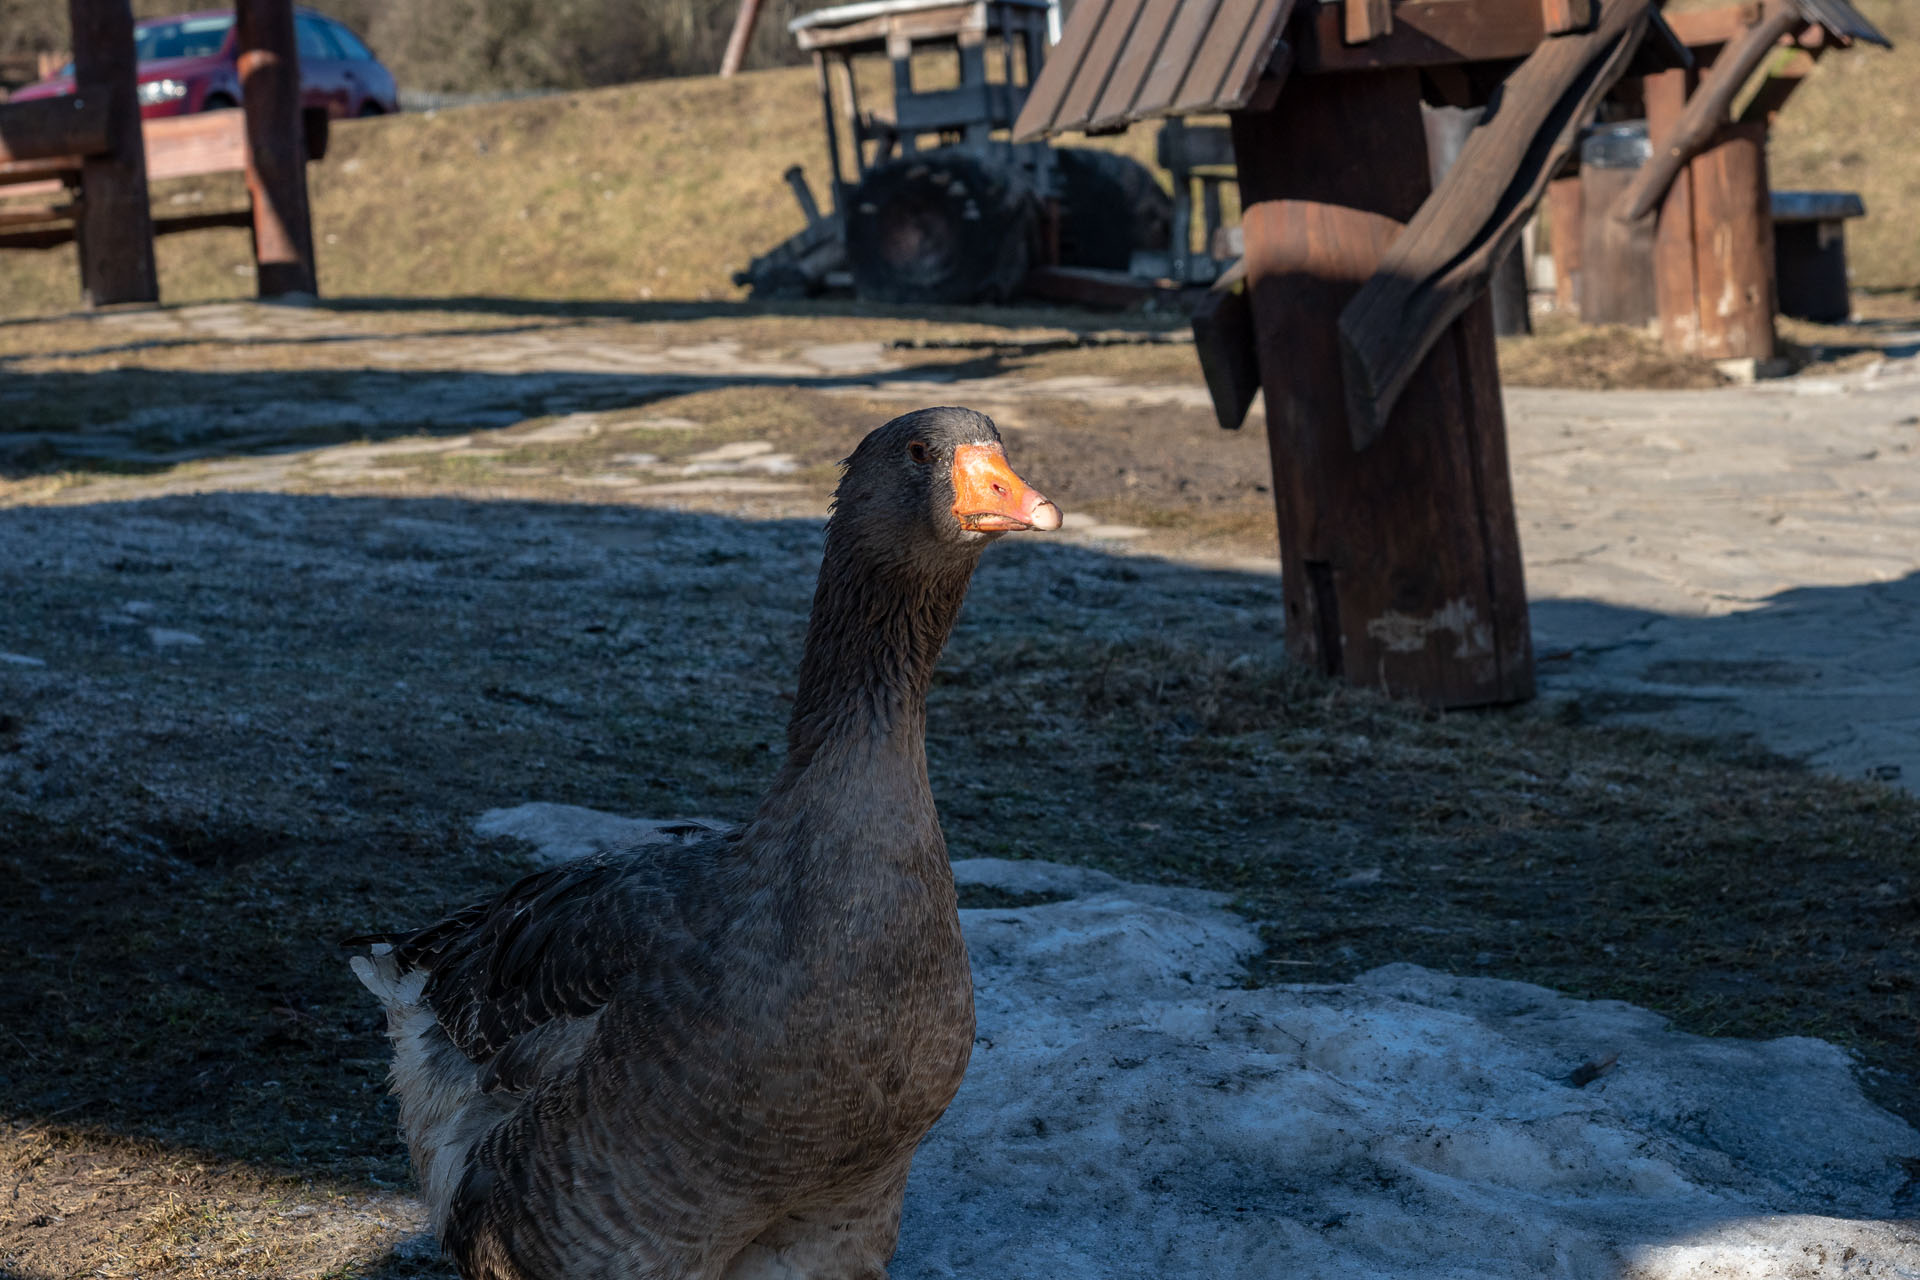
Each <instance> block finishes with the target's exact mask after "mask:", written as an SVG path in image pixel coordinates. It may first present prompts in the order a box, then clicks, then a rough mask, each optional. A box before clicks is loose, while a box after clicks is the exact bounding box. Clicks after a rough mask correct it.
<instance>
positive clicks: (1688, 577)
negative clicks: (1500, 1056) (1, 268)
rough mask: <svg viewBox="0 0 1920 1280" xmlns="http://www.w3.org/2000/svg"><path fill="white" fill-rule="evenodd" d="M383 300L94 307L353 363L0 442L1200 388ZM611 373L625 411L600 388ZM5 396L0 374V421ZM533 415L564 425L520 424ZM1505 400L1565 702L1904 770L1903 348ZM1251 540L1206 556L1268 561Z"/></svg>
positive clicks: (550, 430)
mask: <svg viewBox="0 0 1920 1280" xmlns="http://www.w3.org/2000/svg"><path fill="white" fill-rule="evenodd" d="M382 323H387V324H389V327H390V321H389V320H387V319H385V318H382V317H378V316H376V317H373V318H369V317H367V316H363V315H356V314H353V313H341V312H332V311H326V310H313V311H307V310H300V309H292V308H270V307H259V306H252V305H241V304H232V305H222V306H206V307H192V308H179V309H173V310H168V311H159V312H131V313H125V314H117V315H103V316H99V317H95V318H93V319H92V320H91V321H90V322H89V325H88V330H87V333H88V338H89V341H88V343H87V344H86V349H85V351H76V352H73V353H71V354H75V355H81V354H93V355H97V354H98V353H100V352H103V351H104V352H125V353H127V354H128V355H130V356H133V357H136V358H137V356H138V354H139V353H140V352H141V351H143V350H151V349H156V348H165V347H167V346H168V345H169V344H178V343H182V342H206V341H209V340H211V341H216V342H230V343H232V344H234V345H233V346H231V347H229V348H226V349H225V350H224V351H221V352H219V353H218V354H217V355H216V356H215V357H214V362H215V363H216V364H218V365H226V364H231V365H233V366H234V367H236V368H239V367H242V366H244V365H245V364H246V362H247V361H248V360H249V359H258V352H259V351H260V350H264V349H281V348H284V347H286V346H289V345H294V346H297V347H298V349H299V350H300V351H301V352H303V353H305V354H304V355H303V356H302V358H303V359H306V360H310V361H313V362H314V363H313V364H311V365H302V366H301V367H303V368H307V367H321V368H338V369H341V370H343V371H344V372H343V375H342V376H343V378H344V379H345V381H344V383H343V389H341V390H340V391H339V393H338V396H337V398H334V399H330V400H325V401H316V402H313V403H304V404H287V403H284V402H280V401H267V400H264V399H263V401H262V402H261V403H258V404H252V405H246V404H242V405H238V406H232V405H230V406H228V411H227V412H226V413H225V414H224V416H222V417H220V418H219V420H218V421H217V422H213V423H207V422H183V421H180V420H178V419H179V418H180V414H179V411H178V410H173V411H160V410H135V411H133V412H132V413H131V414H130V415H129V416H128V417H127V418H126V419H125V420H124V421H121V422H118V423H115V424H111V425H108V426H106V427H105V428H104V429H85V430H77V431H73V432H69V433H65V434H61V433H37V434H34V433H26V434H22V433H9V432H8V431H7V430H6V428H5V426H4V425H0V450H4V449H6V448H10V447H11V448H20V447H25V446H31V447H35V448H42V449H47V450H51V451H53V452H54V453H55V454H71V455H73V456H76V457H87V458H93V459H100V458H110V459H111V458H121V457H124V458H128V459H136V460H138V461H141V462H144V463H148V464H152V463H155V462H179V461H191V460H194V459H209V460H210V461H207V462H205V463H204V464H203V465H201V466H199V467H197V468H195V469H193V471H192V472H191V474H188V473H179V474H169V473H166V472H162V473H160V474H157V475H149V476H139V477H134V478H128V479H116V480H107V481H100V482H95V483H92V484H89V485H87V486H85V487H84V488H83V489H81V490H76V491H74V492H73V493H72V494H71V495H70V496H69V497H64V498H57V499H56V500H80V501H97V500H101V499H103V498H111V497H123V496H124V497H131V496H142V495H146V494H151V493H156V492H169V491H175V492H177V491H181V490H194V489H248V488H252V489H274V488H279V487H282V486H283V485H286V484H287V483H289V482H290V480H292V479H298V478H301V477H305V478H307V479H309V480H314V481H321V482H325V481H329V480H348V479H354V480H377V479H382V478H392V479H400V478H404V477H406V476H407V475H409V474H410V467H411V466H412V465H414V464H415V463H417V462H418V459H419V457H421V456H424V455H439V456H475V457H484V456H497V454H498V451H499V447H500V446H501V445H502V444H524V443H526V442H527V441H529V440H533V439H539V440H548V441H552V442H564V441H566V440H572V439H582V438H586V437H588V436H593V435H598V434H603V433H609V432H619V431H623V430H632V429H636V428H642V427H644V428H648V429H655V430H657V429H659V428H662V427H670V426H673V425H674V424H676V423H681V425H685V426H687V427H692V426H693V425H695V424H693V423H689V422H683V420H679V419H675V418H673V417H671V416H670V409H665V407H664V406H660V405H658V401H659V400H660V399H662V398H663V397H666V396H670V395H673V394H676V393H682V392H687V391H693V390H701V389H711V388H713V387H716V386H726V385H741V384H758V385H769V386H805V387H809V388H814V389H818V390H824V391H826V392H828V393H830V394H831V393H845V394H849V395H856V394H857V395H860V396H864V397H867V398H879V399H883V400H897V401H898V402H899V403H900V404H902V405H903V406H905V405H909V404H916V403H926V402H929V401H952V400H960V401H962V402H965V403H970V404H976V405H979V406H980V407H982V408H984V409H986V410H988V411H989V412H993V413H996V415H1000V414H1007V415H1018V414H1019V413H1020V412H1021V408H1020V407H1021V405H1022V404H1023V403H1026V404H1031V403H1034V402H1038V401H1053V402H1060V401H1066V402H1078V403H1081V404H1085V405H1089V406H1094V407H1100V406H1109V405H1132V406H1142V405H1144V406H1156V407H1166V408H1168V409H1169V410H1178V411H1181V412H1184V413H1192V412H1194V411H1197V410H1201V409H1204V407H1205V404H1206V399H1205V393H1204V391H1203V390H1202V389H1201V387H1200V384H1199V380H1198V378H1197V377H1196V378H1194V379H1193V380H1192V381H1191V382H1189V383H1185V384H1178V385H1141V384H1137V383H1133V382H1129V381H1125V380H1122V379H1118V378H1115V377H1107V376H1093V375H1086V376H1039V377H1036V376H1033V375H1031V374H1027V373H1023V372H1020V371H1019V370H1017V369H1016V370H1015V371H1012V372H1001V373H996V374H993V375H992V376H984V377H970V378H965V379H964V380H963V379H961V377H960V375H959V374H958V373H956V372H950V371H947V370H943V369H940V368H938V367H934V366H930V365H928V364H926V363H924V362H919V363H916V361H917V360H918V357H917V356H916V354H915V353H914V352H911V351H895V350H891V349H889V348H888V347H887V346H885V345H884V344H883V343H881V342H878V341H866V340H849V341H840V342H834V343H824V344H817V345H811V346H807V345H802V346H800V347H798V348H797V349H793V350H788V351H784V352H778V353H770V352H767V351H763V350H759V349H757V348H756V347H755V345H754V344H752V343H750V342H744V341H739V340H733V339H729V338H726V337H724V336H721V337H716V338H713V339H711V340H707V341H699V342H692V343H684V344H681V345H665V344H662V342H661V341H660V340H659V339H655V338H650V337H649V335H650V333H651V332H652V330H651V328H650V326H646V325H606V324H600V325H593V326H570V325H564V324H561V325H552V324H537V323H535V324H525V325H502V326H501V327H498V328H494V329H490V330H476V329H474V328H472V327H467V328H460V327H458V326H455V327H452V328H448V329H440V330H435V329H431V328H429V329H426V330H424V331H421V332H416V333H405V334H399V335H395V334H393V333H391V332H389V331H386V330H383V329H382V328H381V327H380V326H381V324H382ZM5 338H6V335H5V334H4V333H0V357H4V354H5V352H4V347H5ZM401 373H403V374H405V375H406V376H405V377H404V378H403V379H399V380H396V379H395V377H394V375H395V374H401ZM610 395H613V396H615V397H616V398H619V399H622V400H623V401H624V402H625V403H629V404H634V405H639V406H642V407H638V408H630V409H617V410H606V409H604V407H602V408H595V407H593V406H595V405H598V406H605V405H606V404H607V403H609V400H608V397H609V396H610ZM6 396H7V392H6V390H5V388H4V385H3V384H0V424H3V423H4V420H5V418H6V416H7V414H6V412H5V411H6V407H7V405H6ZM649 402H652V403H649ZM663 410H664V411H663ZM169 412H170V413H171V415H172V416H171V417H168V413H169ZM536 415H542V416H546V417H555V420H553V421H548V422H545V423H544V424H543V425H538V426H532V427H527V428H517V427H516V426H515V424H517V423H520V422H522V421H524V420H526V419H527V418H528V417H530V416H536ZM556 415H557V417H556ZM1508 417H1509V435H1510V442H1511V452H1512V459H1513V472H1514V482H1515V484H1514V487H1515V492H1516V497H1517V502H1518V505H1519V514H1520V521H1521V535H1522V540H1523V545H1524V548H1525V552H1526V557H1527V574H1528V584H1529V590H1530V592H1531V594H1532V596H1533V598H1534V600H1535V610H1534V616H1535V640H1536V647H1537V651H1538V654H1539V657H1540V669H1541V675H1542V687H1543V691H1544V692H1545V693H1546V694H1547V695H1548V696H1549V699H1558V700H1566V699H1577V701H1578V703H1579V707H1580V711H1581V713H1582V714H1583V715H1585V716H1587V717H1589V718H1591V719H1595V720H1601V721H1610V722H1632V723H1643V724H1650V725H1657V726H1659V727H1663V728H1668V729H1675V730H1680V731H1683V732H1692V733H1700V734H1750V735H1752V736H1753V737H1754V738H1755V739H1756V740H1757V741H1758V742H1760V743H1762V744H1764V745H1765V746H1767V747H1770V748H1772V749H1774V750H1778V751H1781V752H1784V753H1787V754H1790V755H1794V756H1799V757H1803V758H1805V759H1807V760H1809V761H1810V762H1812V763H1813V764H1815V765H1816V766H1818V767H1821V768H1824V769H1830V770H1832V771H1834V772H1836V773H1840V774H1843V775H1846V776H1851V777H1862V776H1871V777H1875V778H1880V779H1883V780H1886V781H1890V782H1894V783H1896V784H1898V785H1901V786H1905V787H1909V788H1915V787H1920V357H1913V356H1907V357H1906V358H1901V359H1889V360H1884V361H1882V362H1881V363H1879V364H1877V365H1875V366H1872V367H1870V368H1867V369H1865V370H1861V371H1856V372H1852V373H1848V374H1845V375H1842V376H1835V377H1824V378H1808V377H1802V378H1797V379H1789V380H1783V381H1779V382H1772V383H1760V384H1757V385H1753V386H1746V387H1728V388H1724V389H1720V390H1714V391H1681V392H1580V391H1542V390H1528V389H1519V390H1513V391H1511V392H1510V393H1509V396H1508ZM343 421H345V422H349V423H352V424H359V425H361V426H362V427H364V429H365V431H366V432H367V434H369V435H378V434H392V433H394V432H395V431H396V430H404V429H406V428H407V427H408V426H409V425H411V424H419V423H421V422H422V421H431V422H434V423H438V424H442V425H441V426H440V427H438V428H437V429H442V430H444V429H445V425H444V424H447V423H458V424H460V429H461V430H462V431H470V432H471V433H472V434H469V435H455V436H442V437H440V438H437V439H412V440H399V441H392V442H388V443H376V444H350V445H322V446H314V447H298V446H287V445H281V446H278V447H274V448H271V450H270V445H271V442H272V441H273V440H275V439H279V440H285V439H286V438H287V435H288V433H289V432H294V433H295V434H296V435H297V432H298V430H299V429H301V428H302V427H303V426H306V427H312V426H316V425H320V424H331V425H332V426H333V427H335V428H336V429H337V428H338V426H339V425H340V424H341V423H342V422H343ZM412 429H413V430H419V429H420V428H419V427H418V426H417V425H413V426H412ZM481 432H487V433H489V434H488V435H487V436H486V437H485V438H482V436H481V435H480V434H479V433H481ZM1201 442H1202V443H1204V437H1203V438H1201ZM615 461H616V464H617V465H616V466H614V467H611V468H604V469H602V470H601V471H598V472H595V473H594V474H592V475H587V476H581V477H571V478H566V477H563V479H564V481H565V483H568V484H571V485H575V486H578V487H579V488H580V489H581V491H582V492H583V493H585V492H587V491H591V490H594V489H599V490H606V491H611V492H617V495H618V498H619V500H621V501H633V502H646V501H672V502H680V501H685V500H687V499H689V498H690V497H695V496H698V495H701V494H729V495H752V496H754V497H755V498H756V500H759V499H766V503H767V504H771V505H766V504H763V505H762V506H758V507H756V508H754V510H755V511H756V512H765V513H767V514H781V513H788V514H791V513H793V512H798V511H801V510H805V511H809V512H811V511H813V510H815V509H816V508H817V504H818V495H817V494H816V493H815V492H813V491H812V490H811V489H808V488H807V487H806V486H800V485H795V484H793V483H790V482H789V481H788V480H787V479H786V478H784V477H785V474H786V472H787V471H789V470H791V460H790V459H789V458H788V457H787V455H785V454H782V453H780V452H778V451H777V450H775V448H774V447H773V446H772V445H771V444H769V443H767V442H764V441H751V440H747V441H740V442H737V443H734V444H728V445H724V446H722V447H720V448H716V449H713V450H711V451H709V452H707V453H704V454H701V455H699V456H697V457H695V458H692V459H682V460H680V461H678V462H676V463H675V464H673V465H671V466H662V465H660V463H659V460H658V459H657V458H656V457H654V456H653V455H651V454H648V453H645V452H639V451H636V452H633V453H628V454H623V455H620V456H619V457H618V458H617V459H616V460H615ZM503 470H510V469H507V468H503ZM782 503H786V504H787V505H788V506H790V507H791V509H792V510H791V511H788V510H786V508H785V507H782V506H781V505H780V504H782ZM1068 533H1069V536H1072V537H1077V538H1084V539H1094V540H1099V541H1102V542H1106V543H1110V544H1112V545H1114V546H1116V547H1118V546H1122V545H1124V546H1126V547H1127V548H1128V549H1129V551H1130V552H1131V553H1135V554H1143V555H1160V554H1177V552H1174V551H1172V549H1171V548H1170V547H1169V545H1168V544H1167V542H1166V540H1165V539H1163V538H1161V537H1158V536H1155V535H1149V533H1148V531H1146V530H1143V529H1140V528H1136V527H1131V526H1124V525H1113V524H1102V523H1099V522H1097V521H1093V520H1090V519H1088V518H1086V517H1084V516H1079V517H1070V528H1069V530H1068ZM1257 551H1258V548H1249V549H1247V551H1246V553H1245V554H1243V555H1239V556H1235V557H1230V558H1229V559H1228V560H1227V561H1226V562H1225V564H1224V565H1223V564H1222V562H1221V561H1220V560H1219V558H1218V557H1216V558H1215V559H1214V562H1213V563H1214V564H1215V566H1216V567H1232V568H1237V569H1242V570H1246V571H1249V572H1258V573H1262V574H1267V573H1271V572H1272V569H1271V564H1272V562H1271V560H1270V559H1269V558H1267V557H1265V556H1261V555H1257V554H1256V552H1257Z"/></svg>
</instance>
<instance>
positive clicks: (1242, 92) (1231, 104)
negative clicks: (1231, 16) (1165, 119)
mask: <svg viewBox="0 0 1920 1280" xmlns="http://www.w3.org/2000/svg"><path fill="white" fill-rule="evenodd" d="M1293 5H1294V0H1279V2H1278V3H1277V4H1265V5H1262V6H1261V8H1260V12H1259V13H1257V14H1256V15H1255V16H1254V20H1253V26H1252V27H1250V28H1249V29H1248V31H1247V35H1246V38H1245V39H1243V40H1242V41H1241V42H1240V49H1239V52H1238V53H1237V54H1235V55H1234V59H1233V61H1232V62H1231V63H1229V64H1228V66H1227V73H1226V75H1225V76H1224V77H1222V79H1221V81H1220V88H1219V91H1218V92H1217V93H1216V94H1215V95H1214V103H1213V106H1212V107H1210V108H1208V109H1209V110H1218V111H1239V110H1242V109H1248V110H1256V109H1260V108H1256V107H1255V105H1254V104H1255V101H1256V99H1258V98H1259V97H1261V96H1262V95H1263V94H1264V95H1268V97H1267V102H1266V104H1265V105H1266V106H1268V107H1271V106H1272V102H1273V97H1275V96H1277V95H1278V94H1279V92H1280V81H1282V80H1284V79H1285V78H1286V75H1287V73H1288V72H1289V71H1290V70H1292V68H1293V51H1292V50H1291V49H1289V48H1288V47H1287V46H1286V45H1285V44H1283V43H1281V40H1280V33H1281V32H1283V31H1285V30H1286V27H1287V19H1288V18H1290V17H1292V16H1293Z"/></svg>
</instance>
